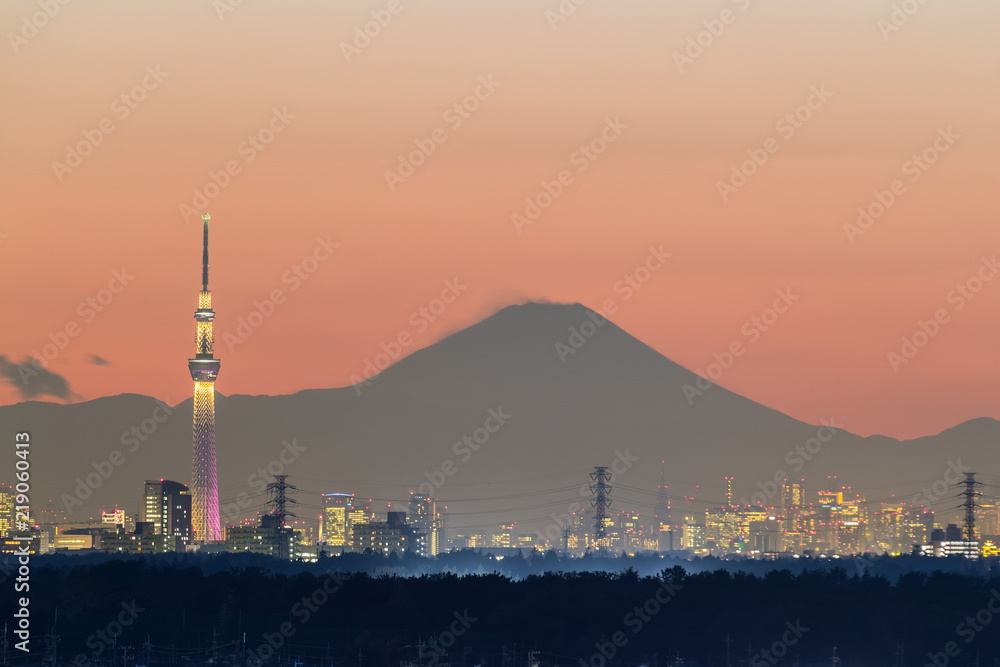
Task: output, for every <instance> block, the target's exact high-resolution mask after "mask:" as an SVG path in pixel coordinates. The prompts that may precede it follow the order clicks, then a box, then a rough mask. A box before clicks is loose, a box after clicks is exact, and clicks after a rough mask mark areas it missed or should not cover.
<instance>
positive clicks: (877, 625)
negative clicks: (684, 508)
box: [0, 553, 1000, 667]
mask: <svg viewBox="0 0 1000 667" xmlns="http://www.w3.org/2000/svg"><path fill="white" fill-rule="evenodd" d="M786 566H787V567H788V568H789V569H783V568H785V567H786ZM584 567H591V568H595V569H596V568H603V569H605V570H609V571H579V570H582V568H584ZM939 568H940V569H939ZM338 570H340V571H338ZM344 570H349V571H344ZM442 570H444V572H442ZM545 570H550V571H549V572H547V573H543V571H545ZM570 570H574V571H570ZM941 570H945V571H941ZM422 571H423V572H424V573H421V572H422ZM452 571H454V572H458V573H460V574H461V575H462V576H459V575H458V574H455V573H453V572H452ZM533 572H534V573H533ZM466 573H467V574H466ZM16 576H17V575H16V574H11V575H8V576H6V577H5V580H4V581H3V582H2V583H0V587H2V588H0V590H2V591H3V592H2V594H0V613H2V615H3V619H4V620H3V623H6V624H7V625H8V635H7V650H6V656H7V663H8V664H11V665H35V664H46V663H47V664H53V656H55V663H54V664H58V665H65V664H74V663H75V664H78V665H87V664H92V665H121V666H122V667H132V666H133V665H146V664H175V665H192V666H193V665H196V664H209V663H211V664H231V665H242V664H247V665H256V664H261V663H263V664H269V665H279V664H280V665H289V666H291V667H296V665H295V663H299V664H298V666H297V667H318V666H321V665H323V666H325V665H393V666H396V665H401V664H413V665H417V664H424V665H431V664H438V665H444V664H452V665H497V666H500V667H521V666H526V665H529V664H538V665H557V664H558V665H580V664H581V661H582V664H588V665H593V666H594V667H599V666H601V665H618V664H620V665H639V664H648V665H664V666H665V665H682V664H683V665H696V664H700V665H720V666H722V665H726V664H727V649H728V664H729V665H733V666H736V665H744V666H746V667H760V666H763V665H774V664H787V665H792V664H796V663H797V664H799V665H802V666H805V665H831V664H833V661H832V660H831V658H832V657H833V656H834V655H836V657H837V659H838V661H839V662H837V663H836V664H837V665H838V666H839V667H850V666H852V665H873V666H880V667H883V666H889V665H916V666H919V665H924V664H936V665H937V667H944V665H982V666H984V667H985V666H992V665H996V664H998V663H997V660H996V657H1000V619H998V620H997V622H996V623H995V624H994V616H995V615H996V613H997V612H1000V592H998V589H1000V566H998V564H997V563H996V562H995V561H983V562H979V563H971V562H967V561H963V560H961V559H957V560H953V559H948V560H941V559H929V558H919V557H906V558H891V559H890V558H872V559H846V560H842V561H823V562H821V561H793V562H780V563H760V562H747V561H744V562H728V561H727V562H722V561H715V560H701V561H694V562H683V564H680V563H679V562H678V561H672V560H669V559H660V558H655V557H645V558H642V557H639V558H633V559H606V560H603V561H602V560H598V559H590V560H586V559H572V560H565V561H564V560H560V559H558V558H556V557H555V556H554V555H553V554H550V555H549V556H547V557H545V556H539V557H537V558H533V559H517V558H515V559H504V560H503V561H495V560H492V559H490V558H488V557H484V556H480V555H477V554H469V553H466V554H461V555H455V554H453V555H450V556H447V557H441V558H439V559H437V560H434V561H431V560H425V559H416V558H412V559H407V560H406V561H405V562H401V561H398V560H395V559H392V560H388V559H372V558H368V557H361V556H358V557H353V558H331V559H325V560H323V561H321V562H319V563H316V564H312V565H309V564H293V563H282V562H277V561H273V560H270V559H263V558H261V557H254V556H228V555H222V556H214V557H197V556H183V557H180V556H161V557H147V558H109V557H66V556H50V557H41V558H35V559H33V560H32V562H31V571H30V581H29V585H30V589H29V591H28V592H21V593H15V592H14V586H15V584H16ZM20 597H28V598H29V606H28V609H29V612H30V633H31V636H30V641H29V646H28V647H29V653H27V654H25V653H24V652H22V651H20V650H15V648H14V643H15V642H16V641H18V638H17V637H16V636H14V635H13V630H14V628H15V627H16V624H17V623H18V619H16V618H15V617H14V614H15V612H16V611H17V609H18V603H19V599H18V598H20ZM244 637H245V641H244ZM834 647H836V648H834Z"/></svg>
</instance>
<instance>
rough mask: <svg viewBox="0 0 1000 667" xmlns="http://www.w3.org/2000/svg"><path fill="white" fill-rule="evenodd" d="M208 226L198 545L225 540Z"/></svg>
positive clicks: (201, 314) (195, 366) (192, 362)
mask: <svg viewBox="0 0 1000 667" xmlns="http://www.w3.org/2000/svg"><path fill="white" fill-rule="evenodd" d="M201 219H202V221H203V222H204V223H205V245H204V250H203V251H202V260H201V292H199V293H198V310H196V311H194V320H195V322H196V323H197V324H196V325H195V326H196V329H195V331H196V333H195V355H194V359H188V368H189V369H190V370H191V379H192V380H194V452H193V454H194V456H193V459H192V462H191V515H192V521H191V524H192V528H193V529H194V539H195V541H196V542H218V541H220V540H221V539H222V531H221V529H220V527H219V486H218V480H217V479H216V476H215V378H217V377H218V376H219V365H220V363H221V362H220V361H219V360H218V359H216V358H215V357H214V356H213V354H212V345H213V344H214V343H215V332H214V331H213V329H212V323H213V322H214V321H215V311H214V310H212V293H211V292H209V291H208V221H209V215H208V214H207V213H206V214H205V215H203V216H201Z"/></svg>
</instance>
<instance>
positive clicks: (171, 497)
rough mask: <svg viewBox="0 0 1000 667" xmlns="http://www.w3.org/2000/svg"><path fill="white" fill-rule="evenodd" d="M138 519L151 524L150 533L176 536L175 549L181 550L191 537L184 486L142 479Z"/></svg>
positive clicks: (187, 494) (161, 480) (166, 480)
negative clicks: (141, 495)
mask: <svg viewBox="0 0 1000 667" xmlns="http://www.w3.org/2000/svg"><path fill="white" fill-rule="evenodd" d="M119 511H120V510H119ZM123 514H124V512H123ZM109 516H114V515H109ZM122 519H123V521H122V522H121V526H122V527H123V528H124V525H125V522H124V516H123V517H122ZM141 522H142V523H148V524H151V525H152V530H153V534H154V535H167V536H171V537H174V538H176V539H177V540H178V541H179V543H180V544H179V545H178V546H177V550H178V551H180V550H182V549H183V548H184V546H186V545H188V544H190V543H191V538H192V535H191V532H192V523H191V494H190V493H189V492H188V487H187V486H185V485H183V484H181V483H180V482H172V481H170V480H169V479H160V480H155V479H148V480H146V490H145V493H144V494H143V499H142V517H141Z"/></svg>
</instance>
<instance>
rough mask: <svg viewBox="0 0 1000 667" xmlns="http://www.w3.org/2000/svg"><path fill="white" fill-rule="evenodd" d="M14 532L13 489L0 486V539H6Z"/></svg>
mask: <svg viewBox="0 0 1000 667" xmlns="http://www.w3.org/2000/svg"><path fill="white" fill-rule="evenodd" d="M7 489H10V490H9V491H8V490H7ZM13 531H14V489H13V487H9V486H7V485H6V484H2V485H0V537H7V536H8V535H9V534H11V533H13Z"/></svg>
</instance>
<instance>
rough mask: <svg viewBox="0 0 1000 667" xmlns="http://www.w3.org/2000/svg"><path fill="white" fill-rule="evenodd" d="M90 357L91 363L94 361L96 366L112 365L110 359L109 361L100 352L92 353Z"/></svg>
mask: <svg viewBox="0 0 1000 667" xmlns="http://www.w3.org/2000/svg"><path fill="white" fill-rule="evenodd" d="M89 357H90V363H92V364H93V365H95V366H110V365H111V362H110V361H108V360H107V359H105V358H104V357H102V356H101V355H99V354H90V355H89Z"/></svg>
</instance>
